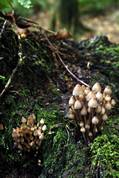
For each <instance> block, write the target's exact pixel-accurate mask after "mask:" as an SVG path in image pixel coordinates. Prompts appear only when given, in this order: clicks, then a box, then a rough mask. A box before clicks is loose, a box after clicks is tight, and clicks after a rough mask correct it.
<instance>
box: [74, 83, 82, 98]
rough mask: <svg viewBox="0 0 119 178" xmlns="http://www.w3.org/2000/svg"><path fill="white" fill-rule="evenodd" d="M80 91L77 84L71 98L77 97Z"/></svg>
mask: <svg viewBox="0 0 119 178" xmlns="http://www.w3.org/2000/svg"><path fill="white" fill-rule="evenodd" d="M80 90H81V86H80V85H79V84H77V85H76V86H75V87H74V89H73V92H72V95H73V96H78V95H79V93H80Z"/></svg>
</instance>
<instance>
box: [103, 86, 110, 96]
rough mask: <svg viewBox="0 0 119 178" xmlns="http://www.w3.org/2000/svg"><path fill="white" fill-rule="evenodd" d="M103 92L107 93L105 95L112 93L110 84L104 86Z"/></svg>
mask: <svg viewBox="0 0 119 178" xmlns="http://www.w3.org/2000/svg"><path fill="white" fill-rule="evenodd" d="M104 93H105V94H107V95H111V94H112V90H111V88H110V86H106V87H105V89H104Z"/></svg>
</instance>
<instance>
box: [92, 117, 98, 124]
mask: <svg viewBox="0 0 119 178" xmlns="http://www.w3.org/2000/svg"><path fill="white" fill-rule="evenodd" d="M98 123H99V119H98V118H97V117H96V116H94V117H93V118H92V124H94V125H97V124H98Z"/></svg>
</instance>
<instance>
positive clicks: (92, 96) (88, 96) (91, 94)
mask: <svg viewBox="0 0 119 178" xmlns="http://www.w3.org/2000/svg"><path fill="white" fill-rule="evenodd" d="M95 97H96V96H95V94H94V93H93V92H92V91H90V92H89V93H88V95H87V96H86V100H87V101H89V100H91V99H92V98H95Z"/></svg>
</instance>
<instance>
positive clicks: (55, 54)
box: [44, 34, 90, 87]
mask: <svg viewBox="0 0 119 178" xmlns="http://www.w3.org/2000/svg"><path fill="white" fill-rule="evenodd" d="M44 35H45V37H46V39H47V41H48V43H49V45H50V46H51V47H52V50H54V51H53V53H54V56H55V57H56V58H57V57H58V58H59V60H60V62H61V63H62V65H63V66H64V67H65V69H66V70H67V71H68V73H69V74H70V75H71V76H72V77H73V78H74V79H76V80H77V81H78V82H80V83H81V84H83V85H85V86H87V87H90V86H89V85H88V84H87V83H85V82H84V81H82V80H80V79H79V78H78V77H77V76H76V75H74V74H73V73H72V72H71V70H70V69H69V68H68V67H67V65H66V64H65V63H64V61H63V60H62V58H61V56H60V54H59V51H58V50H57V48H56V47H55V46H53V44H52V43H51V41H50V40H49V39H48V37H47V35H46V34H44Z"/></svg>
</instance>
